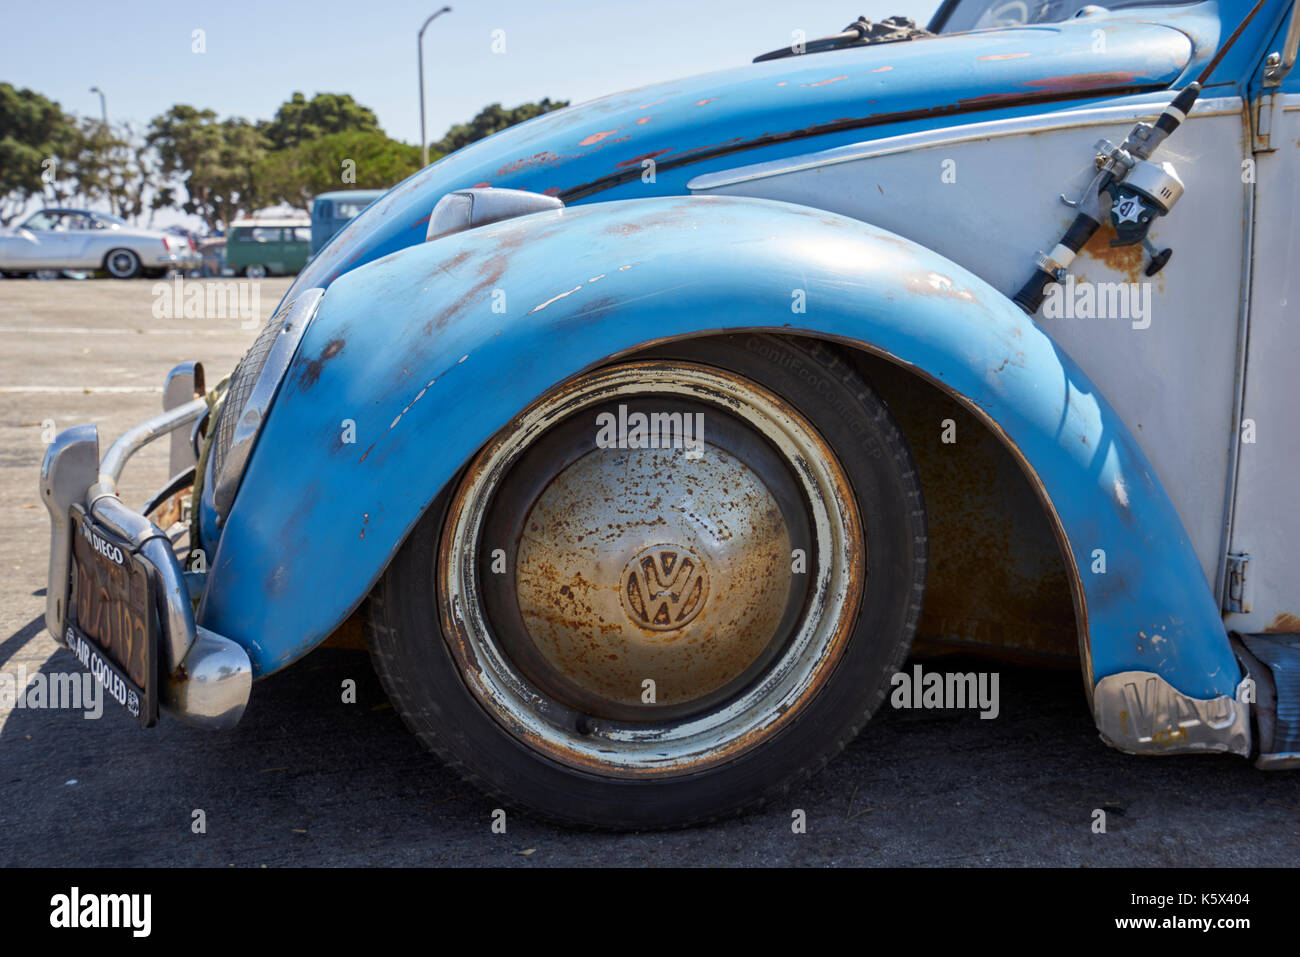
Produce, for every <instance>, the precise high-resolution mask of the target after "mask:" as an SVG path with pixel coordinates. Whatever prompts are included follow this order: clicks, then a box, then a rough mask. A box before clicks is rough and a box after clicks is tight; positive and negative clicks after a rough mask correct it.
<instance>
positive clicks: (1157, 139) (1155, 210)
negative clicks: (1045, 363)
mask: <svg viewBox="0 0 1300 957" xmlns="http://www.w3.org/2000/svg"><path fill="white" fill-rule="evenodd" d="M1200 91H1201V85H1200V83H1199V82H1194V83H1189V84H1188V85H1187V86H1186V87H1185V88H1184V89H1183V90H1182V92H1180V93H1179V94H1178V95H1177V96H1176V97H1174V99H1173V102H1172V103H1170V104H1169V105H1168V106H1166V107H1165V109H1164V111H1163V112H1162V113H1161V114H1160V116H1159V118H1157V120H1156V122H1155V123H1154V124H1150V123H1138V124H1137V125H1136V126H1134V127H1133V129H1132V130H1131V131H1130V132H1129V134H1128V137H1127V138H1126V139H1125V140H1124V142H1123V143H1122V144H1121V145H1119V146H1116V145H1115V144H1113V143H1111V142H1110V141H1108V140H1100V141H1098V143H1097V146H1096V150H1097V153H1096V156H1095V157H1094V165H1095V166H1096V169H1097V173H1096V175H1095V176H1093V178H1092V180H1091V181H1090V182H1089V183H1088V185H1087V186H1086V187H1084V190H1083V192H1082V193H1081V194H1080V195H1079V198H1078V200H1070V199H1067V198H1066V197H1065V196H1064V195H1062V196H1061V201H1062V202H1064V203H1065V204H1066V205H1067V206H1070V207H1072V208H1074V209H1075V210H1076V215H1075V217H1074V222H1073V223H1071V224H1070V227H1069V228H1068V229H1067V230H1066V231H1065V235H1063V236H1062V237H1061V240H1060V242H1058V243H1057V244H1056V245H1055V246H1054V247H1053V248H1052V251H1051V252H1050V253H1041V252H1040V253H1039V254H1038V256H1037V258H1036V259H1035V261H1034V274H1033V275H1032V276H1031V277H1030V278H1029V281H1028V282H1026V283H1025V284H1024V285H1023V286H1021V287H1020V290H1019V291H1018V292H1017V293H1016V294H1015V295H1014V296H1012V301H1013V302H1014V303H1015V304H1016V305H1017V306H1019V307H1020V308H1021V309H1022V310H1024V312H1025V313H1026V314H1027V315H1031V316H1032V315H1033V314H1034V313H1035V312H1037V311H1038V308H1039V306H1041V305H1042V304H1043V299H1044V298H1045V297H1046V293H1047V289H1048V287H1049V286H1051V285H1052V284H1053V283H1059V282H1063V281H1064V280H1065V276H1066V273H1067V272H1068V271H1069V268H1070V264H1071V263H1072V262H1074V258H1075V257H1076V256H1077V255H1078V254H1079V250H1081V249H1083V247H1084V244H1085V243H1087V242H1088V240H1089V239H1091V238H1092V236H1093V234H1095V233H1096V232H1097V230H1098V229H1100V228H1101V224H1102V221H1103V220H1105V219H1109V220H1110V224H1111V226H1113V227H1114V228H1115V238H1114V239H1112V240H1111V241H1110V244H1111V246H1133V245H1136V244H1137V243H1141V244H1142V246H1143V248H1144V249H1146V251H1147V252H1148V254H1150V256H1151V261H1150V262H1149V263H1148V264H1147V268H1146V274H1147V275H1148V276H1154V275H1155V274H1156V273H1158V272H1160V270H1161V269H1163V268H1164V267H1165V264H1166V263H1168V262H1169V259H1170V257H1171V256H1173V254H1174V251H1173V250H1172V249H1162V250H1157V249H1156V248H1155V246H1154V245H1152V243H1151V241H1150V240H1149V239H1147V233H1148V232H1150V230H1151V226H1152V224H1153V223H1154V222H1155V221H1156V220H1157V219H1159V218H1160V217H1161V216H1164V215H1165V214H1166V213H1168V212H1169V211H1170V210H1171V209H1173V208H1174V204H1175V203H1177V202H1178V200H1179V198H1181V197H1182V195H1183V182H1182V180H1181V179H1179V178H1178V174H1177V173H1176V172H1175V171H1174V168H1173V166H1171V165H1170V164H1169V163H1155V162H1152V161H1151V160H1150V159H1149V157H1150V156H1151V153H1152V152H1153V151H1154V150H1155V149H1156V147H1158V146H1159V145H1160V144H1161V143H1162V142H1164V140H1165V139H1166V138H1167V137H1168V136H1169V134H1170V133H1172V132H1174V130H1176V129H1178V127H1179V126H1180V125H1181V124H1182V122H1183V121H1184V120H1185V119H1186V118H1187V111H1188V110H1190V109H1191V108H1192V104H1193V103H1195V102H1196V98H1197V96H1198V95H1199V94H1200ZM1103 196H1105V197H1106V198H1107V200H1108V201H1109V207H1110V208H1109V211H1108V212H1103V211H1102V208H1101V206H1102V203H1101V197H1103Z"/></svg>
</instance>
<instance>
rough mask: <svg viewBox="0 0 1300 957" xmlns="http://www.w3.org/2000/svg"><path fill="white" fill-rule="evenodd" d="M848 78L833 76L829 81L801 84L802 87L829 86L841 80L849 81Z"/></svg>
mask: <svg viewBox="0 0 1300 957" xmlns="http://www.w3.org/2000/svg"><path fill="white" fill-rule="evenodd" d="M847 79H848V77H847V76H833V77H831V78H830V79H829V80H821V81H819V82H817V83H800V84H799V85H800V86H828V85H830V84H831V83H838V82H839V81H840V80H847Z"/></svg>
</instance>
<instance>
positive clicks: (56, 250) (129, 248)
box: [0, 209, 200, 279]
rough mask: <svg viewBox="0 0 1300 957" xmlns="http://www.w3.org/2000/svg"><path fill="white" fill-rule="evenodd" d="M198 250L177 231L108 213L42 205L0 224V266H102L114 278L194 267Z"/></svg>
mask: <svg viewBox="0 0 1300 957" xmlns="http://www.w3.org/2000/svg"><path fill="white" fill-rule="evenodd" d="M199 264H200V261H199V255H198V253H197V252H196V251H195V250H194V247H193V246H192V245H191V244H190V241H189V240H188V239H186V238H185V237H183V236H172V235H169V234H167V233H163V232H159V231H158V230H156V229H141V228H139V227H137V226H132V225H131V224H130V223H128V222H127V221H126V220H124V219H120V218H119V217H117V216H113V215H111V214H109V213H99V212H93V211H91V210H86V209H42V210H40V211H38V212H35V213H32V215H30V216H28V217H27V218H26V219H25V220H23V221H22V222H21V223H19V224H18V225H17V226H13V227H10V228H9V229H4V230H0V272H3V273H4V274H5V275H8V276H13V275H25V274H30V273H39V272H43V271H45V270H57V269H88V270H98V269H102V270H104V271H105V272H107V273H108V274H109V275H110V276H112V277H113V278H114V279H133V278H134V277H136V276H140V275H162V274H163V273H166V272H168V271H170V270H173V269H181V270H189V269H197V268H198V266H199Z"/></svg>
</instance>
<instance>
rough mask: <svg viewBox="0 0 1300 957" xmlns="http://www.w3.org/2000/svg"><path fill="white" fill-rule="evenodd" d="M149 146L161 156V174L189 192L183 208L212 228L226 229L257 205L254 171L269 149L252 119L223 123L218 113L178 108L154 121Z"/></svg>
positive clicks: (149, 135)
mask: <svg viewBox="0 0 1300 957" xmlns="http://www.w3.org/2000/svg"><path fill="white" fill-rule="evenodd" d="M146 141H147V143H148V144H149V145H150V146H152V147H154V148H155V149H156V150H157V151H158V158H159V161H160V171H161V173H162V174H163V175H164V176H170V177H174V178H175V180H176V181H177V182H178V183H179V185H181V186H183V187H184V189H185V193H186V195H187V198H186V200H185V201H184V202H183V203H181V208H182V209H184V210H185V212H187V213H192V214H194V215H196V216H199V217H201V218H202V219H203V220H204V222H205V223H206V224H207V226H208V228H209V229H212V230H217V229H224V228H225V227H226V226H228V225H229V224H230V222H231V220H233V219H234V218H235V217H236V216H238V215H239V212H240V210H241V209H252V208H253V207H254V206H255V205H256V204H257V202H258V200H259V198H260V197H259V196H258V192H257V187H256V181H255V179H254V176H253V170H254V169H255V168H256V166H257V164H258V162H259V161H260V160H261V159H262V158H263V157H264V156H265V155H266V146H267V144H266V138H265V137H264V136H263V134H262V132H261V131H260V130H259V129H258V128H257V127H256V126H254V125H253V124H251V123H249V122H247V121H246V120H242V119H237V118H230V119H226V120H218V119H217V115H216V113H214V112H213V111H212V110H199V109H195V108H194V107H192V106H185V105H177V106H173V107H172V108H171V109H170V110H168V111H167V112H166V113H164V114H163V115H162V116H158V117H155V118H154V120H153V122H152V123H151V124H150V126H149V133H148V136H147V137H146Z"/></svg>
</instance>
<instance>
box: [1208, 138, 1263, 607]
mask: <svg viewBox="0 0 1300 957" xmlns="http://www.w3.org/2000/svg"><path fill="white" fill-rule="evenodd" d="M1247 130H1248V132H1247V137H1246V139H1247V146H1249V139H1250V137H1249V123H1248V121H1247ZM1255 186H1256V184H1255V178H1254V177H1251V181H1250V182H1249V183H1243V184H1242V187H1241V189H1242V203H1243V206H1244V210H1243V216H1242V222H1243V223H1244V224H1245V225H1244V227H1243V229H1242V231H1241V303H1240V305H1239V307H1238V309H1237V342H1236V350H1237V351H1236V353H1235V355H1234V356H1233V365H1232V418H1231V419H1229V420H1228V430H1229V431H1228V467H1227V472H1226V474H1225V476H1224V488H1223V513H1222V515H1223V517H1222V520H1221V521H1222V527H1221V528H1220V529H1219V556H1218V562H1217V563H1216V565H1215V569H1214V597H1215V600H1216V601H1218V603H1219V607H1220V608H1221V609H1222V608H1226V607H1227V604H1228V601H1227V598H1228V553H1229V552H1231V551H1232V531H1233V527H1234V525H1235V524H1236V521H1237V482H1238V475H1239V472H1240V466H1239V463H1240V461H1241V417H1242V415H1243V414H1244V413H1245V409H1246V359H1247V356H1248V355H1249V353H1250V304H1251V297H1252V293H1253V291H1254V271H1255Z"/></svg>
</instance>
